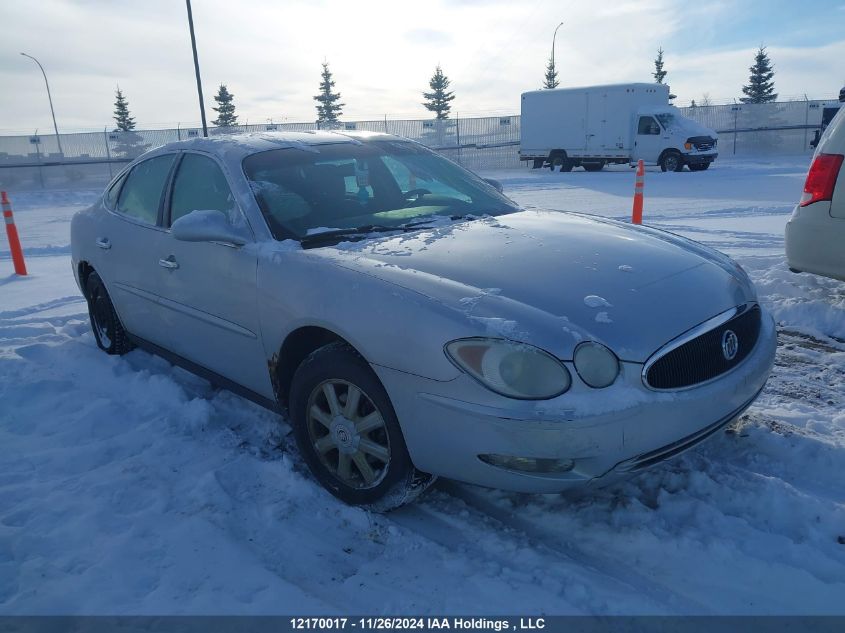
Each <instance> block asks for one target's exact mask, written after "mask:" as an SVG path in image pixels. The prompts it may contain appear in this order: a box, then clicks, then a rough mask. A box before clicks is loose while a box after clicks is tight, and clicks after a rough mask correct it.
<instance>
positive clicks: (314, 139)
mask: <svg viewBox="0 0 845 633" xmlns="http://www.w3.org/2000/svg"><path fill="white" fill-rule="evenodd" d="M371 140H394V141H396V140H406V139H402V138H401V137H398V136H394V135H393V134H383V133H380V132H357V131H356V132H346V131H344V132H337V131H330V130H312V131H307V132H251V133H247V134H215V135H214V136H209V137H206V138H204V137H197V138H191V139H187V140H184V141H175V142H173V143H167V144H166V145H162V146H161V147H157V148H156V149H154V150H152V151H150V152H147V153H146V154H144V155H143V156H141V157H139V158H148V157H151V156H154V155H158V154H163V153H167V152H174V151H183V150H196V151H200V152H206V153H209V154H216V155H217V156H219V157H220V158H221V159H223V160H224V161H225V162H230V161H240V160H242V159H244V158H245V157H247V156H249V155H250V154H255V153H257V152H264V151H268V150H273V149H284V148H300V149H307V148H308V147H315V146H319V145H329V144H338V143H349V144H358V143H362V142H365V141H371Z"/></svg>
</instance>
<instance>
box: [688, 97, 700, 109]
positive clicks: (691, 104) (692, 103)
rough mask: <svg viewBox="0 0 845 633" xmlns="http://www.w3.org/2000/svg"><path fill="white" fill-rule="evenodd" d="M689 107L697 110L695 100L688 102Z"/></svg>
mask: <svg viewBox="0 0 845 633" xmlns="http://www.w3.org/2000/svg"><path fill="white" fill-rule="evenodd" d="M689 107H691V108H697V107H698V105H697V104H696V103H695V99H693V100H692V101H690V102H689Z"/></svg>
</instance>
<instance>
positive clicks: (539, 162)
mask: <svg viewBox="0 0 845 633" xmlns="http://www.w3.org/2000/svg"><path fill="white" fill-rule="evenodd" d="M545 162H546V161H545V159H543V158H535V159H534V164H533V165H532V166H531V169H540V168H541V167H542V166H543V163H545Z"/></svg>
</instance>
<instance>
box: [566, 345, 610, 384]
mask: <svg viewBox="0 0 845 633" xmlns="http://www.w3.org/2000/svg"><path fill="white" fill-rule="evenodd" d="M572 363H573V364H574V365H575V371H577V372H578V375H579V376H580V377H581V380H583V381H584V382H585V383H587V384H588V385H589V386H590V387H594V388H596V389H602V388H604V387H609V386H610V385H612V384H613V381H615V380H616V377H617V376H618V375H619V359H618V358H616V354H614V353H613V352H611V351H610V350H609V349H608V348H606V347H605V346H604V345H602V344H600V343H595V342H593V341H587V342H585V343H580V344H579V345H578V347H576V348H575V354H574V355H573V357H572Z"/></svg>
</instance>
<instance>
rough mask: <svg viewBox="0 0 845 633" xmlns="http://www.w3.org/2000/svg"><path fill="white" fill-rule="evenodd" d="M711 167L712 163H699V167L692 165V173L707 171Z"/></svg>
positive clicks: (690, 168)
mask: <svg viewBox="0 0 845 633" xmlns="http://www.w3.org/2000/svg"><path fill="white" fill-rule="evenodd" d="M708 167H710V163H698V164H697V165H690V166H689V170H690V171H706V170H707V168H708Z"/></svg>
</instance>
